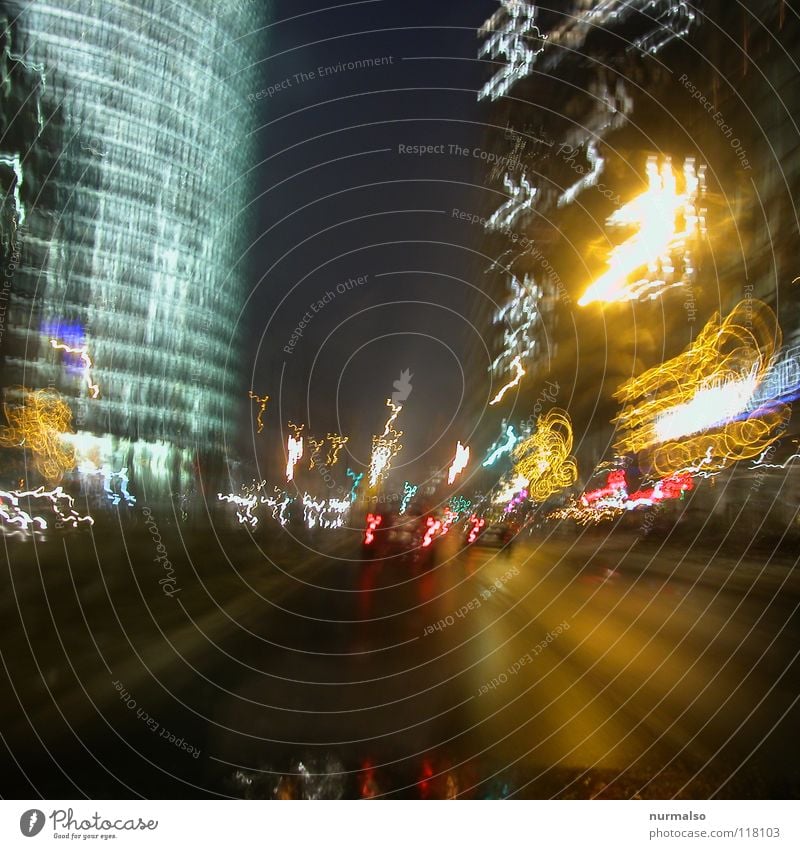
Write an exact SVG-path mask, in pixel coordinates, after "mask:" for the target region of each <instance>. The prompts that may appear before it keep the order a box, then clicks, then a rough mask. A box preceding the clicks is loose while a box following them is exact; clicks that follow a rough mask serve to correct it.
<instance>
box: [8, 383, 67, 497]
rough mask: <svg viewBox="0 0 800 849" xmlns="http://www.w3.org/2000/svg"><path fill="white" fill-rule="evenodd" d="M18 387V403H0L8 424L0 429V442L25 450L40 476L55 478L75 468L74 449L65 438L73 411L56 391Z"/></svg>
mask: <svg viewBox="0 0 800 849" xmlns="http://www.w3.org/2000/svg"><path fill="white" fill-rule="evenodd" d="M19 389H21V391H22V396H23V401H22V404H21V405H19V406H10V405H8V404H3V410H4V411H5V416H6V421H7V422H8V426H7V427H3V428H0V445H3V446H6V447H9V448H23V449H28V450H29V451H30V452H31V453H32V454H33V458H34V463H35V466H36V468H37V470H38V471H39V472H40V473H41V474H42V476H43V477H44V478H46V479H47V480H48V481H58V480H60V479H61V478H62V477H63V475H64V474H65V472H68V471H70V470H71V469H73V468H75V462H76V461H75V451H74V449H73V448H72V446H70V445H69V444H65V441H64V436H65V435H66V434H68V433H70V432H71V427H72V411H71V410H70V408H69V406H68V405H67V404H66V403H65V402H64V401H63V400H62V398H61V396H60V395H59V394H58V393H57V392H53V391H50V390H45V389H39V390H37V391H33V390H30V389H25V388H24V387H19Z"/></svg>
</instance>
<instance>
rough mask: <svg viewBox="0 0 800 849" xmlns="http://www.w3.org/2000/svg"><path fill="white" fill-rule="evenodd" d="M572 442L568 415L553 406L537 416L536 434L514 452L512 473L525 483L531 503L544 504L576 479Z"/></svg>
mask: <svg viewBox="0 0 800 849" xmlns="http://www.w3.org/2000/svg"><path fill="white" fill-rule="evenodd" d="M572 442H573V434H572V421H571V420H570V417H569V414H568V413H567V412H566V410H562V409H560V408H559V407H553V408H552V409H551V410H549V411H548V412H547V413H545V414H544V415H543V416H540V418H539V421H538V423H537V427H536V431H535V432H534V433H533V434H531V436H529V437H527V438H526V439H524V440H523V441H522V442H520V443H519V445H517V447H516V448H515V449H514V459H515V461H516V462H515V465H514V474H515V475H516V476H517V477H518V478H524V479H525V480H527V481H528V485H527V488H528V494H529V496H530V498H532V499H533V500H534V501H546V500H547V499H548V498H549V497H550V496H551V495H554V494H555V493H557V492H561V490H563V489H566V488H567V487H570V486H572V485H573V484H574V483H575V482H576V481H577V480H578V465H577V463H576V461H575V458H574V457H573V456H572V455H571V451H572Z"/></svg>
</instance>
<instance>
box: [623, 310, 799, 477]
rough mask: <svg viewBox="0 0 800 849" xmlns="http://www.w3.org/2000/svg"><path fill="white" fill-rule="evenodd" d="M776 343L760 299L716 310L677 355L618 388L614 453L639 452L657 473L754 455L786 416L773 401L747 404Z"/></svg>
mask: <svg viewBox="0 0 800 849" xmlns="http://www.w3.org/2000/svg"><path fill="white" fill-rule="evenodd" d="M780 344H781V331H780V328H779V327H778V322H777V319H776V317H775V314H774V313H773V311H772V310H771V309H770V308H769V307H768V306H767V305H766V304H764V303H763V302H761V301H756V300H747V301H742V302H741V303H740V304H738V305H737V306H736V307H735V308H734V309H733V310H732V311H731V313H730V314H729V315H728V316H727V317H726V318H725V319H722V318H721V316H720V315H719V314H715V315H714V316H713V317H712V318H711V319H710V321H709V322H708V324H707V325H706V326H705V327H704V328H703V330H702V331H701V332H700V334H699V335H698V336H697V338H696V339H695V341H694V342H693V343H692V344H691V345H690V346H689V347H688V348H687V349H686V350H685V351H684V352H683V353H682V354H680V355H679V356H677V357H674V358H673V359H671V360H668V361H667V362H665V363H662V364H661V365H659V366H656V367H655V368H652V369H649V370H648V371H646V372H644V373H643V374H641V375H640V376H639V377H636V378H633V379H631V380H629V381H627V382H626V383H624V384H623V385H622V386H621V387H620V388H619V389H618V390H617V392H616V393H615V397H616V398H617V399H618V400H619V401H620V403H621V404H622V405H623V406H622V410H621V412H620V413H619V415H618V416H617V417H616V419H615V420H614V423H615V424H616V425H617V442H616V444H615V448H616V450H617V452H618V453H630V454H638V455H639V464H640V466H641V467H642V468H645V469H648V470H652V473H653V474H655V475H658V476H659V477H667V476H669V475H673V474H677V473H680V472H685V471H688V472H691V471H693V470H698V469H699V468H701V467H702V469H703V472H704V473H705V474H708V473H712V472H718V471H720V470H721V469H724V468H727V467H728V466H730V465H731V464H732V463H735V462H738V461H739V460H744V459H749V458H752V457H757V456H758V455H759V454H760V453H761V452H762V451H764V449H765V448H767V447H768V446H769V445H770V444H772V442H774V441H775V440H776V439H777V438H778V437H779V436H780V433H781V430H782V427H783V425H784V424H785V422H786V421H787V419H788V416H789V408H788V407H787V406H786V405H785V404H778V403H776V404H771V405H769V407H768V408H767V409H763V410H755V411H748V402H749V401H750V399H751V398H752V397H753V395H754V393H755V390H756V389H757V388H758V386H759V385H760V383H761V382H762V380H763V379H764V377H765V376H766V374H767V371H768V370H769V369H770V368H771V366H772V364H773V362H774V360H775V357H776V355H777V352H778V350H779V347H780Z"/></svg>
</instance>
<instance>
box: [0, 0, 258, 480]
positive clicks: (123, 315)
mask: <svg viewBox="0 0 800 849" xmlns="http://www.w3.org/2000/svg"><path fill="white" fill-rule="evenodd" d="M265 16H266V4H265V3H264V2H260V3H259V2H250V0H221V2H219V3H208V2H203V0H186V2H172V1H171V0H139V2H137V3H135V4H132V3H128V2H119V1H118V0H102V2H97V1H96V0H76V1H73V2H70V3H62V2H47V0H34V1H33V2H26V3H5V4H0V17H2V18H4V20H3V21H2V29H3V44H2V48H3V54H2V59H1V60H0V63H2V72H3V78H2V94H3V109H2V112H3V118H2V121H3V124H2V127H0V131H1V132H2V135H0V187H1V188H2V198H3V207H2V219H0V227H1V228H2V241H3V244H2V247H3V256H4V260H5V266H4V269H3V284H4V288H3V291H2V293H0V296H2V297H3V301H2V305H3V323H2V338H0V346H1V348H2V354H3V383H4V389H5V393H6V400H7V401H9V400H10V401H13V397H12V396H13V394H14V391H15V390H14V389H13V388H12V387H15V386H16V387H19V386H24V387H26V388H29V389H42V388H47V387H50V388H52V389H55V390H56V391H58V392H59V393H61V394H62V395H63V396H64V397H65V399H66V400H67V401H68V403H69V404H70V406H71V408H72V410H73V416H74V429H75V430H76V432H77V433H76V436H75V437H74V441H75V444H76V449H77V456H78V458H79V460H82V461H84V462H87V463H89V464H90V465H91V464H94V465H96V466H98V467H99V466H100V465H101V464H110V465H111V466H112V467H114V468H119V467H128V468H129V470H130V473H131V477H132V478H133V480H134V481H135V482H137V483H138V484H139V486H140V487H141V488H142V489H143V490H144V494H147V490H148V489H150V490H151V492H152V494H153V496H156V495H157V494H163V493H164V492H165V491H166V490H167V489H169V490H172V491H175V490H179V489H185V488H187V487H191V486H192V482H193V481H194V480H195V477H196V474H197V472H198V466H197V463H198V461H199V463H200V467H201V468H202V467H203V465H204V464H205V465H206V466H207V467H209V468H212V467H214V466H215V464H218V463H219V461H220V460H221V458H222V457H223V456H224V451H225V447H226V441H228V440H229V438H230V437H231V436H232V433H231V425H232V420H233V419H234V418H235V416H234V407H235V404H236V403H237V402H236V398H237V396H238V395H239V394H241V391H242V387H241V385H240V383H239V381H238V379H237V375H238V369H239V356H238V347H237V343H236V341H235V328H236V323H237V320H238V318H239V315H240V310H241V308H242V305H243V300H244V299H243V282H244V274H245V269H244V268H243V265H242V262H241V258H242V256H243V251H244V249H245V248H246V245H247V241H246V236H245V231H246V230H247V226H246V223H247V212H246V209H245V207H246V205H247V199H248V198H247V185H248V177H247V172H248V169H249V167H250V166H251V165H252V153H253V146H252V144H251V142H250V135H249V133H250V131H251V130H252V105H251V102H250V101H249V100H248V94H249V93H251V92H252V91H253V89H254V86H255V82H254V68H255V67H256V60H255V58H254V56H253V55H252V48H253V45H254V44H255V43H256V40H257V39H258V37H259V33H258V29H259V26H260V23H259V22H260V21H261V20H262V19H263V18H264V17H265ZM76 351H77V352H80V351H83V352H84V354H81V353H76ZM89 361H91V367H88V363H89ZM95 396H96V397H95Z"/></svg>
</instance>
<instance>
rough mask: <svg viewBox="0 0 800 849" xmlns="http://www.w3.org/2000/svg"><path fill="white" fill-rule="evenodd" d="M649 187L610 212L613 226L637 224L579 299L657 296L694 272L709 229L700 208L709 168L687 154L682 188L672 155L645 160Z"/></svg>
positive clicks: (621, 299) (588, 300) (683, 280)
mask: <svg viewBox="0 0 800 849" xmlns="http://www.w3.org/2000/svg"><path fill="white" fill-rule="evenodd" d="M646 175H647V180H648V187H647V189H646V190H645V191H644V192H643V193H642V194H640V195H638V196H637V197H635V198H634V199H633V200H631V201H629V202H628V203H626V204H625V205H624V206H622V207H620V208H619V209H618V210H617V211H616V212H614V214H613V215H611V216H610V217H609V218H608V220H607V222H606V223H607V224H608V226H609V227H624V228H635V229H636V232H635V233H634V234H633V235H632V236H630V238H628V239H627V240H626V241H625V242H623V243H622V244H620V245H617V246H616V247H615V248H613V249H612V250H611V253H610V254H609V258H608V270H607V271H606V272H605V273H604V274H602V275H601V276H600V277H598V278H597V280H595V281H594V282H593V283H591V284H590V285H589V287H588V288H587V289H586V291H585V292H584V294H583V296H582V297H581V299H580V300H579V301H578V304H579V305H580V306H582V307H583V306H586V305H587V304H589V303H592V302H593V301H604V302H606V303H610V302H614V301H627V300H637V299H640V298H654V297H657V296H658V295H660V294H661V293H662V292H664V291H665V290H666V289H668V288H672V287H673V286H682V285H685V284H687V283H689V282H691V280H692V279H693V277H694V274H695V263H694V259H693V256H692V246H693V244H695V243H697V242H699V240H700V238H701V236H702V235H703V234H704V233H705V214H704V211H703V210H701V209H699V208H698V202H699V199H700V198H701V197H702V196H703V194H704V192H705V169H704V168H703V167H701V168H700V169H697V168H696V167H695V163H694V160H693V159H691V158H687V159H686V160H685V162H684V167H683V191H682V192H679V191H678V180H677V176H676V174H675V170H674V169H673V167H672V163H671V160H670V158H669V157H666V158H665V159H664V161H663V162H662V163H661V165H660V166H659V164H658V159H657V158H656V157H655V156H651V157H649V158H648V160H647V166H646Z"/></svg>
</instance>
